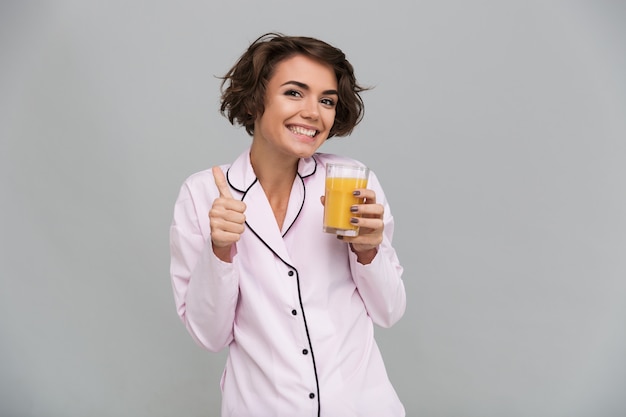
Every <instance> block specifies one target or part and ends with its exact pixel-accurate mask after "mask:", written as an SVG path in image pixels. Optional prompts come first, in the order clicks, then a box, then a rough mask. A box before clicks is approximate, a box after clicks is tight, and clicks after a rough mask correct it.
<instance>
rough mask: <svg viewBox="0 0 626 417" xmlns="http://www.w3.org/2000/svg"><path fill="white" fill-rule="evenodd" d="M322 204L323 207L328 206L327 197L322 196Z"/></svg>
mask: <svg viewBox="0 0 626 417" xmlns="http://www.w3.org/2000/svg"><path fill="white" fill-rule="evenodd" d="M320 202H321V203H322V205H325V204H326V197H325V196H321V197H320Z"/></svg>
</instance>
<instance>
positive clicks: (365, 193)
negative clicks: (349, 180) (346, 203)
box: [354, 188, 376, 204]
mask: <svg viewBox="0 0 626 417" xmlns="http://www.w3.org/2000/svg"><path fill="white" fill-rule="evenodd" d="M354 196H355V197H358V198H362V199H364V200H365V204H373V203H376V193H375V192H374V190H370V189H367V188H359V189H356V190H354Z"/></svg>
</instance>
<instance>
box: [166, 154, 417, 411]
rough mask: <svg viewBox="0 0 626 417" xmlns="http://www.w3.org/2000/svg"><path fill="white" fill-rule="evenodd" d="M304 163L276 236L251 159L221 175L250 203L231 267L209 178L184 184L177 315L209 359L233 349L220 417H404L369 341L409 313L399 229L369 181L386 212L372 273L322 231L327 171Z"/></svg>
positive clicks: (174, 237)
mask: <svg viewBox="0 0 626 417" xmlns="http://www.w3.org/2000/svg"><path fill="white" fill-rule="evenodd" d="M339 161H344V162H347V161H350V162H356V161H353V160H349V159H347V158H345V157H342V156H337V155H331V154H323V153H318V154H315V155H314V156H313V157H311V158H306V159H302V160H300V162H299V165H298V175H297V177H296V178H295V180H294V183H293V188H292V190H291V196H290V200H289V207H288V212H287V217H286V219H285V222H284V226H283V230H279V228H278V225H277V223H276V221H275V217H274V214H273V212H272V209H271V207H270V204H269V202H268V200H267V198H266V196H265V193H264V191H263V189H262V187H261V184H260V183H259V181H258V180H257V178H256V177H255V175H254V171H253V169H252V166H251V165H250V158H249V150H246V152H244V153H243V154H241V155H240V156H239V157H238V158H237V160H235V162H234V163H233V164H232V165H224V166H222V169H223V170H224V172H225V173H226V178H227V180H228V183H229V186H230V189H231V192H232V195H233V197H234V198H238V199H241V200H242V201H244V202H245V203H246V206H247V209H246V212H245V215H246V228H245V232H244V233H243V234H242V235H241V239H240V240H239V241H238V242H237V243H236V245H235V248H234V250H233V253H234V256H233V259H232V263H226V262H222V261H221V260H220V259H218V258H217V257H216V256H215V255H214V253H213V251H212V248H211V236H210V235H211V230H210V227H209V217H208V212H209V209H210V208H211V205H212V203H213V200H214V199H215V198H217V197H218V196H219V192H218V190H217V187H216V186H215V183H214V181H213V175H212V172H211V170H210V169H209V170H206V171H202V172H198V173H196V174H193V175H191V176H190V177H189V178H188V179H187V180H186V181H185V182H184V184H183V185H182V187H181V190H180V194H179V196H178V199H177V201H176V204H175V208H174V218H173V222H172V225H171V229H170V250H171V268H170V269H171V279H172V285H173V290H174V299H175V302H176V308H177V312H178V314H179V316H180V318H181V319H182V321H183V323H184V325H185V327H186V328H187V330H188V331H189V333H190V334H191V336H192V337H193V339H194V340H195V341H196V342H197V343H198V344H200V345H201V346H202V347H204V348H205V349H208V350H209V351H214V352H217V351H220V350H221V349H224V348H228V357H227V360H226V365H225V369H224V373H223V375H222V379H221V389H222V416H223V417H316V416H317V417H319V416H322V417H351V416H354V417H357V416H358V417H401V416H404V415H405V411H404V407H403V405H402V403H401V402H400V400H399V398H398V396H397V394H396V392H395V390H394V388H393V386H392V385H391V383H390V381H389V378H388V376H387V372H386V370H385V365H384V363H383V359H382V357H381V353H380V351H379V349H378V346H377V344H376V341H375V340H374V324H376V325H379V326H381V327H390V326H392V325H393V324H394V323H396V322H397V321H398V320H399V319H400V318H401V317H402V315H403V314H404V310H405V306H406V294H405V289H404V284H403V281H402V272H403V269H402V266H401V265H400V263H399V261H398V258H397V256H396V252H395V250H394V249H393V247H392V246H391V241H392V235H393V229H394V222H393V217H392V215H391V210H390V208H389V205H388V203H387V201H386V199H385V195H384V193H383V190H382V188H381V186H380V183H379V181H378V179H377V178H376V175H375V174H374V173H370V178H369V185H368V188H370V189H373V190H375V192H376V196H377V202H379V203H381V204H383V205H384V207H385V214H384V222H385V229H384V238H383V242H382V243H381V244H380V246H379V248H378V253H377V255H376V257H375V258H374V260H373V261H372V262H371V263H370V264H369V265H361V264H359V263H358V262H357V261H356V256H355V255H354V253H352V252H351V251H350V249H349V246H348V245H347V244H346V243H345V242H342V241H340V240H338V239H337V238H336V237H335V236H334V235H331V234H328V233H324V232H323V231H322V216H323V206H322V204H321V203H320V196H321V195H323V194H324V179H325V178H324V177H325V165H326V163H328V162H339Z"/></svg>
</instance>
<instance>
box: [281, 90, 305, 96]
mask: <svg viewBox="0 0 626 417" xmlns="http://www.w3.org/2000/svg"><path fill="white" fill-rule="evenodd" d="M285 95H286V96H291V97H301V96H302V94H300V92H299V91H296V90H287V91H285Z"/></svg>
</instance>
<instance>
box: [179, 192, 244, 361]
mask: <svg viewBox="0 0 626 417" xmlns="http://www.w3.org/2000/svg"><path fill="white" fill-rule="evenodd" d="M201 200H205V199H204V198H203V199H201ZM211 201H212V200H211ZM202 222H204V223H205V225H202ZM203 226H204V227H203ZM207 228H208V207H207V202H205V201H195V200H194V196H193V195H192V193H191V191H190V189H189V186H188V184H187V183H185V184H184V185H183V186H182V188H181V190H180V194H179V196H178V199H177V201H176V204H175V206H174V218H173V221H172V224H171V227H170V253H171V262H170V273H171V279H172V286H173V290H174V300H175V303H176V310H177V313H178V315H179V316H180V318H181V320H182V321H183V323H184V324H185V327H186V328H187V330H188V331H189V333H190V334H191V336H192V337H193V338H194V340H195V341H196V342H197V343H198V344H200V345H201V346H203V347H204V348H206V349H208V350H210V351H219V350H221V349H223V348H224V347H225V346H227V345H228V344H229V343H230V341H231V340H232V338H233V330H232V329H233V322H234V317H235V307H236V304H237V297H238V275H237V269H236V266H235V262H236V261H235V260H233V263H225V262H222V261H221V260H220V259H218V258H217V257H216V256H215V254H214V253H213V250H212V247H211V240H210V236H209V233H207ZM203 229H204V232H203Z"/></svg>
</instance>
